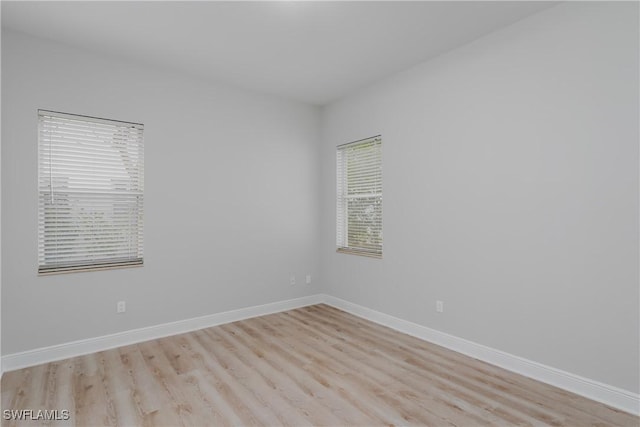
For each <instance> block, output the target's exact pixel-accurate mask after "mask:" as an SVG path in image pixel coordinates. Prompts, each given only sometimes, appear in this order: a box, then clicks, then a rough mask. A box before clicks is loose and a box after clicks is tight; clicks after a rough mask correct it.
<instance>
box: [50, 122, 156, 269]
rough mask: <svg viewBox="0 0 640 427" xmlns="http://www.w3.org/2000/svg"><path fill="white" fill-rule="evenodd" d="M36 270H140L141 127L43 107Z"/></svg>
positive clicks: (141, 253) (142, 187)
mask: <svg viewBox="0 0 640 427" xmlns="http://www.w3.org/2000/svg"><path fill="white" fill-rule="evenodd" d="M38 122H39V124H38V125H39V136H38V152H39V154H38V164H39V167H38V190H39V211H38V272H39V273H43V274H44V273H55V272H64V271H76V270H92V269H100V268H110V267H117V266H129V265H142V260H143V251H142V248H143V240H142V237H143V233H142V232H143V190H144V169H143V164H144V159H143V154H144V153H143V135H142V134H143V130H144V127H143V125H141V124H136V123H126V122H120V121H115V120H105V119H98V118H93V117H85V116H78V115H72V114H64V113H57V112H53V111H45V110H38Z"/></svg>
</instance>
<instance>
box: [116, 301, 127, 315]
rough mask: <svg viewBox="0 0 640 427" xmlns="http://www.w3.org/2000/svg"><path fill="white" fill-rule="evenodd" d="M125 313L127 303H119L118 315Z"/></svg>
mask: <svg viewBox="0 0 640 427" xmlns="http://www.w3.org/2000/svg"><path fill="white" fill-rule="evenodd" d="M125 311H127V303H126V302H125V301H118V304H117V305H116V313H124V312H125Z"/></svg>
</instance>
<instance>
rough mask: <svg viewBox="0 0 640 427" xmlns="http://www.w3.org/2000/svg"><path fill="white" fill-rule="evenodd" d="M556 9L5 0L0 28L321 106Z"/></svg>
mask: <svg viewBox="0 0 640 427" xmlns="http://www.w3.org/2000/svg"><path fill="white" fill-rule="evenodd" d="M553 4H555V3H550V2H537V1H533V2H527V1H513V2H511V1H508V2H504V1H498V2H482V1H470V2H437V1H424V2H399V1H385V2H383V1H380V2H364V1H360V2H329V1H318V2H312V1H307V2H294V1H277V2H267V1H263V2H206V1H197V2H133V1H127V2H89V1H81V2H53V1H46V2H13V1H2V3H1V7H2V27H3V28H5V27H7V28H10V29H13V30H17V31H21V32H24V33H27V34H32V35H35V36H38V37H43V38H47V39H52V40H56V41H59V42H62V43H65V44H69V45H74V46H78V47H82V48H87V49H92V50H94V51H98V52H102V53H106V54H109V55H116V56H119V57H122V58H124V59H127V60H130V61H138V62H144V63H147V64H153V65H155V66H161V67H165V68H171V69H173V70H178V71H181V72H184V73H188V74H190V75H194V76H199V77H205V78H208V79H213V80H215V81H218V82H225V83H229V84H233V85H236V86H240V87H244V88H248V89H252V90H257V91H261V92H266V93H271V94H276V95H279V96H283V97H287V98H293V99H297V100H300V101H304V102H307V103H311V104H319V105H322V104H326V103H329V102H331V101H334V100H336V99H339V98H340V97H342V96H344V95H346V94H347V93H349V92H352V91H355V90H356V89H358V88H360V87H363V86H366V85H369V84H371V83H373V82H375V81H377V80H380V79H382V78H384V77H386V76H389V75H391V74H393V73H395V72H398V71H401V70H404V69H407V68H409V67H411V66H412V65H416V64H418V63H420V62H422V61H425V60H427V59H429V58H432V57H434V56H436V55H438V54H440V53H442V52H445V51H447V50H450V49H453V48H455V47H457V46H460V45H462V44H464V43H467V42H469V41H471V40H473V39H476V38H478V37H480V36H482V35H484V34H487V33H489V32H491V31H494V30H496V29H498V28H501V27H504V26H506V25H509V24H511V23H513V22H515V21H517V20H519V19H522V18H524V17H525V16H527V15H531V14H533V13H536V12H538V11H540V10H542V9H544V8H547V7H550V6H552V5H553Z"/></svg>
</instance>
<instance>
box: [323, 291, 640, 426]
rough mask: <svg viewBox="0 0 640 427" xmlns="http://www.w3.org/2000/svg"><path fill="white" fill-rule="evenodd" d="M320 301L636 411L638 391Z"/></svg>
mask: <svg viewBox="0 0 640 427" xmlns="http://www.w3.org/2000/svg"><path fill="white" fill-rule="evenodd" d="M324 302H325V303H326V304H328V305H330V306H332V307H335V308H338V309H340V310H343V311H346V312H348V313H351V314H353V315H355V316H358V317H362V318H363V319H366V320H370V321H372V322H375V323H378V324H380V325H383V326H387V327H389V328H391V329H395V330H397V331H400V332H403V333H405V334H408V335H412V336H414V337H417V338H420V339H422V340H425V341H429V342H432V343H434V344H437V345H440V346H442V347H446V348H448V349H451V350H453V351H456V352H458V353H462V354H465V355H467V356H471V357H473V358H475V359H479V360H482V361H484V362H487V363H490V364H492V365H496V366H499V367H501V368H504V369H506V370H509V371H512V372H516V373H518V374H521V375H524V376H526V377H529V378H532V379H534V380H538V381H540V382H543V383H546V384H551V385H553V386H556V387H559V388H562V389H564V390H568V391H570V392H573V393H575V394H579V395H581V396H584V397H587V398H589V399H592V400H595V401H598V402H602V403H604V404H607V405H609V406H612V407H614V408H617V409H620V410H623V411H625V412H629V413H631V414H634V415H638V414H639V413H640V395H638V394H636V393H632V392H630V391H627V390H623V389H620V388H617V387H614V386H611V385H608V384H603V383H601V382H598V381H594V380H591V379H589V378H584V377H581V376H579V375H575V374H572V373H570V372H566V371H562V370H560V369H556V368H552V367H551V366H546V365H543V364H541V363H538V362H534V361H531V360H528V359H525V358H523V357H519V356H514V355H513V354H509V353H505V352H504V351H500V350H496V349H494V348H491V347H487V346H485V345H482V344H477V343H475V342H472V341H468V340H465V339H463V338H458V337H456V336H454V335H449V334H447V333H444V332H440V331H436V330H435V329H431V328H428V327H426V326H422V325H418V324H416V323H412V322H409V321H406V320H402V319H399V318H397V317H393V316H390V315H388V314H384V313H381V312H379V311H375V310H372V309H370V308H367V307H363V306H361V305H358V304H354V303H352V302H349V301H345V300H343V299H340V298H336V297H332V296H330V295H324Z"/></svg>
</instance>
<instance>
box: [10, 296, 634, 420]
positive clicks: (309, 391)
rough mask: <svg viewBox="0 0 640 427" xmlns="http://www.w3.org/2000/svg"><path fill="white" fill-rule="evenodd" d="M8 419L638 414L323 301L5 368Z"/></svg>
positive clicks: (592, 417)
mask: <svg viewBox="0 0 640 427" xmlns="http://www.w3.org/2000/svg"><path fill="white" fill-rule="evenodd" d="M1 390H2V399H1V402H2V409H9V410H32V411H34V412H35V411H37V410H40V409H42V410H49V411H51V410H56V409H57V410H63V409H67V410H69V411H70V415H71V417H70V419H68V420H59V421H47V420H26V421H24V420H23V421H16V420H4V419H3V420H2V426H17V427H26V426H32V425H33V426H36V425H37V426H42V425H50V426H208V425H215V426H245V425H246V426H263V425H266V426H296V427H297V426H341V425H348V426H356V425H360V426H377V425H379V426H382V425H387V426H388V425H415V426H426V425H428V426H448V427H454V426H459V427H466V426H480V425H487V426H489V425H491V426H512V425H518V426H535V427H538V426H570V427H575V426H585V427H586V426H593V427H603V426H635V427H638V426H640V418H638V417H637V416H634V415H631V414H628V413H625V412H623V411H620V410H617V409H615V408H611V407H609V406H607V405H604V404H602V403H598V402H594V401H591V400H589V399H586V398H583V397H581V396H578V395H575V394H572V393H569V392H567V391H565V390H561V389H559V388H556V387H553V386H550V385H548V384H543V383H540V382H537V381H534V380H532V379H529V378H526V377H523V376H521V375H518V374H515V373H513V372H508V371H505V370H503V369H500V368H498V367H496V366H493V365H490V364H487V363H484V362H481V361H478V360H475V359H473V358H470V357H467V356H464V355H462V354H459V353H455V352H453V351H451V350H447V349H445V348H443V347H440V346H437V345H434V344H432V343H429V342H426V341H422V340H420V339H418V338H415V337H411V336H408V335H405V334H402V333H399V332H397V331H394V330H391V329H389V328H387V327H384V326H381V325H377V324H374V323H371V322H369V321H367V320H364V319H362V318H358V317H356V316H353V315H350V314H348V313H345V312H343V311H341V310H338V309H336V308H333V307H329V306H327V305H324V304H319V305H315V306H309V307H304V308H301V309H297V310H291V311H288V312H283V313H276V314H272V315H268V316H263V317H258V318H253V319H248V320H243V321H239V322H234V323H230V324H226V325H221V326H217V327H213V328H207V329H203V330H199V331H195V332H191V333H187V334H181V335H176V336H173V337H167V338H162V339H158V340H153V341H148V342H144V343H139V344H134V345H129V346H125V347H121V348H117V349H113V350H108V351H102V352H98V353H94V354H89V355H85V356H78V357H74V358H71V359H67V360H63V361H58V362H52V363H48V364H43V365H39V366H34V367H30V368H25V369H21V370H17V371H13V372H7V373H5V374H4V376H3V377H2V384H1Z"/></svg>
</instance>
